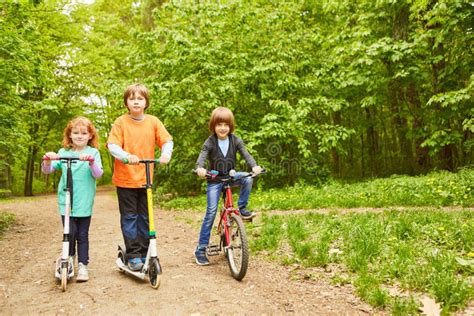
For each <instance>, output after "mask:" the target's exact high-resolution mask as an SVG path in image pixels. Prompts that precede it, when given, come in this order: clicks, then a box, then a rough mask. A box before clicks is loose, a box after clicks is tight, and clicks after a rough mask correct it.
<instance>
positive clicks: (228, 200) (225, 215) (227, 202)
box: [217, 182, 240, 246]
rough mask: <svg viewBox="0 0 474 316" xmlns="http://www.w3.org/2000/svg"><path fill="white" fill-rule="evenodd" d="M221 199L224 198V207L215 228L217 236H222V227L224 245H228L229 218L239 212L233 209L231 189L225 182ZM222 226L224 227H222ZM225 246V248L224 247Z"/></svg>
mask: <svg viewBox="0 0 474 316" xmlns="http://www.w3.org/2000/svg"><path fill="white" fill-rule="evenodd" d="M223 192H224V193H223V198H224V203H223V204H224V206H223V208H222V209H221V215H220V219H219V225H218V226H217V234H218V235H221V234H222V227H224V235H225V240H226V245H228V244H229V240H230V235H229V229H228V228H229V216H230V214H232V213H234V214H235V215H239V213H240V212H239V210H238V209H236V208H235V207H234V201H233V198H232V187H231V185H230V183H229V182H226V183H225V185H224V191H223ZM222 224H224V225H222ZM226 245H225V246H226Z"/></svg>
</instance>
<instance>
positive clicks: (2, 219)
mask: <svg viewBox="0 0 474 316" xmlns="http://www.w3.org/2000/svg"><path fill="white" fill-rule="evenodd" d="M14 221H15V215H14V214H11V213H7V212H0V237H1V236H2V235H3V233H4V232H5V231H6V230H7V228H8V227H9V226H10V225H11V224H13V222H14Z"/></svg>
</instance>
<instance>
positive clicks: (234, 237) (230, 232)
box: [206, 170, 265, 281]
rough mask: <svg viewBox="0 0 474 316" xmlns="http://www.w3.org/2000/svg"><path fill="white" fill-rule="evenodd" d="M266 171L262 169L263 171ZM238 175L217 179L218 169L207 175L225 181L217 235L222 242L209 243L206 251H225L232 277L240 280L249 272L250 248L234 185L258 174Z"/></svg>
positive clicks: (245, 173)
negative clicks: (233, 191)
mask: <svg viewBox="0 0 474 316" xmlns="http://www.w3.org/2000/svg"><path fill="white" fill-rule="evenodd" d="M264 172H265V171H262V172H261V173H264ZM261 173H259V174H261ZM231 174H232V173H231ZM236 175H238V176H229V177H226V178H222V179H218V180H217V179H216V176H217V171H214V170H212V171H210V172H208V174H207V175H206V178H210V179H214V180H215V181H221V182H223V183H224V186H223V187H222V196H223V206H222V208H221V210H220V216H219V224H218V225H217V236H219V237H220V242H219V244H217V245H216V244H211V245H209V246H208V247H207V249H206V252H207V255H208V256H216V255H218V254H220V253H221V252H222V251H224V254H225V256H226V258H227V262H228V263H229V268H230V273H231V274H232V277H233V278H234V279H236V280H237V281H240V280H242V279H243V278H244V277H245V274H246V273H247V268H248V263H249V248H248V240H247V233H246V231H245V225H244V223H243V221H242V218H241V217H240V211H239V209H238V208H235V207H234V201H233V199H232V186H233V184H234V183H236V182H237V181H238V180H240V179H243V178H247V177H252V178H253V177H256V176H257V175H258V174H255V173H249V172H239V173H237V174H236Z"/></svg>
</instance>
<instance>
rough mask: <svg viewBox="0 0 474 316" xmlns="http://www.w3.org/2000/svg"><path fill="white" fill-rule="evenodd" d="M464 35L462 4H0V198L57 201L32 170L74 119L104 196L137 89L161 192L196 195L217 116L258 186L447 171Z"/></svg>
mask: <svg viewBox="0 0 474 316" xmlns="http://www.w3.org/2000/svg"><path fill="white" fill-rule="evenodd" d="M89 2H90V1H89ZM473 22H474V21H473V5H472V3H471V2H470V1H467V0H410V1H409V0H402V1H392V0H377V1H373V0H357V1H348V0H337V1H335V0H320V1H314V0H299V1H284V0H282V1H271V0H265V1H264V0H258V1H243V0H242V1H236V0H234V1H231V0H229V1H204V0H202V1H164V0H124V1H112V0H96V1H95V2H93V3H91V4H86V3H81V1H72V0H56V1H52V0H43V1H41V0H29V1H27V0H6V1H2V3H1V4H0V28H1V29H0V48H1V49H0V72H1V73H2V76H1V77H0V131H1V135H2V137H1V138H0V188H2V189H8V190H11V191H13V192H15V193H23V194H25V195H32V194H33V193H34V192H38V191H42V190H45V189H48V188H51V187H52V186H54V184H55V181H57V179H56V178H52V179H51V178H48V177H45V176H42V175H41V173H40V170H39V169H40V168H39V164H40V159H41V156H42V154H43V153H44V152H46V151H51V150H53V151H57V150H58V149H59V147H60V143H61V139H62V131H63V129H64V127H65V125H66V122H67V121H68V120H69V119H70V118H71V117H73V116H76V115H86V116H88V117H90V118H91V119H92V120H93V121H94V122H95V124H96V125H97V128H98V130H99V132H100V135H101V140H102V141H101V152H102V156H103V161H104V162H105V168H106V176H105V177H104V179H103V180H102V182H103V183H107V182H108V181H110V173H111V170H110V168H111V167H110V165H111V164H110V162H111V158H110V156H109V155H108V153H107V151H106V150H105V146H104V145H105V144H104V143H105V140H106V137H107V133H108V131H109V130H110V127H111V124H112V123H113V120H114V119H115V118H116V117H117V116H118V115H120V114H122V113H125V108H124V106H123V101H122V94H123V90H124V88H125V87H126V86H127V85H129V84H131V83H134V82H141V83H144V84H145V85H146V86H147V87H148V88H149V89H150V91H151V95H152V106H151V107H150V109H149V110H148V112H149V113H150V114H154V115H156V116H158V117H159V118H160V119H161V120H162V121H163V122H164V124H165V125H166V127H167V129H168V130H169V131H170V133H171V134H172V135H173V137H174V143H175V151H174V155H173V159H172V163H171V164H170V165H169V167H168V168H163V169H161V170H158V179H159V181H160V186H161V187H162V188H164V190H166V191H167V192H172V193H177V194H180V193H187V192H192V191H197V190H199V188H200V182H199V181H196V180H195V179H194V176H193V175H192V174H191V172H190V171H191V169H192V168H193V167H194V163H195V161H196V158H197V155H198V153H199V151H200V148H201V145H202V143H203V142H204V140H205V139H206V137H207V136H208V134H209V132H208V130H207V120H208V118H209V115H210V113H211V111H212V109H214V108H215V107H217V106H227V107H229V108H231V109H232V110H233V111H234V113H235V115H236V119H237V130H236V134H237V135H239V136H240V137H242V138H243V139H244V141H245V142H246V145H247V146H248V148H249V150H250V152H251V153H252V154H253V155H254V156H255V157H256V159H257V161H258V162H259V163H260V164H261V165H263V166H265V167H266V168H267V169H268V170H269V171H271V172H269V173H268V175H267V176H266V179H265V185H266V186H274V187H279V186H284V185H294V184H296V183H298V182H301V181H303V182H305V183H309V184H319V183H321V182H323V181H325V180H326V179H327V178H328V177H337V178H343V179H363V178H368V177H382V176H389V175H392V174H407V175H418V174H424V173H427V172H429V171H431V170H434V169H446V170H450V171H455V170H457V169H458V168H459V167H462V166H469V165H471V164H472V163H473V158H474V157H473V151H472V146H473V132H474V106H473V103H472V95H473V89H474V83H473V82H474V75H473V57H472V56H473V54H472V53H473V30H472V25H474V23H473ZM244 167H245V166H243V168H244Z"/></svg>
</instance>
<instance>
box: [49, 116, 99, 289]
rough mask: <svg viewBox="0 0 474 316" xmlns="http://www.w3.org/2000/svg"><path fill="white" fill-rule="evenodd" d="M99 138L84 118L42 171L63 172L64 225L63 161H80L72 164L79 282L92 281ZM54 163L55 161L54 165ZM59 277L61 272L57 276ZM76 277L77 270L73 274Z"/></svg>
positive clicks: (63, 202)
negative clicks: (91, 234) (90, 267)
mask: <svg viewBox="0 0 474 316" xmlns="http://www.w3.org/2000/svg"><path fill="white" fill-rule="evenodd" d="M98 139H99V137H98V136H97V132H96V129H95V127H94V125H93V124H92V122H91V121H90V120H88V119H87V118H85V117H77V118H75V119H73V120H71V121H69V123H68V124H67V126H66V128H65V129H64V138H63V148H61V149H60V150H59V152H58V153H54V152H47V153H46V154H45V155H44V157H43V158H45V159H48V160H43V164H42V168H41V169H42V171H43V173H45V174H49V173H52V172H54V171H55V170H60V169H61V170H62V174H61V180H60V181H59V185H58V206H59V212H60V214H61V218H62V222H63V225H64V209H65V205H66V192H65V187H66V164H64V163H62V162H61V160H55V159H59V158H60V157H78V158H79V159H80V160H81V161H78V162H77V163H74V164H72V174H73V190H74V192H73V193H74V194H73V201H72V205H73V209H72V210H71V218H70V230H69V231H70V234H71V235H70V236H71V239H70V243H69V255H70V257H69V260H70V263H71V266H74V256H75V254H76V244H77V255H78V273H77V278H76V280H77V281H82V282H85V281H87V280H89V273H88V271H87V264H88V263H89V226H90V223H91V216H92V207H93V205H94V197H95V189H96V183H95V180H96V179H98V178H100V177H101V176H102V174H103V170H102V162H101V159H100V154H99V151H98V150H97V148H98V147H99V144H98ZM51 160H53V161H51ZM56 273H58V272H56ZM71 274H72V275H74V270H73V271H72V272H71Z"/></svg>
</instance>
